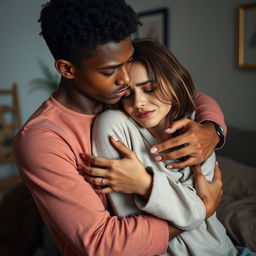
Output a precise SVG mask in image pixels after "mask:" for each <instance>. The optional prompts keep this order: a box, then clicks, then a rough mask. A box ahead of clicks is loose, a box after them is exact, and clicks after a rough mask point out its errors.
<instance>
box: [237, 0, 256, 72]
mask: <svg viewBox="0 0 256 256" xmlns="http://www.w3.org/2000/svg"><path fill="white" fill-rule="evenodd" d="M238 67H239V68H242V69H256V3H251V4H245V5H241V6H240V7H239V9H238Z"/></svg>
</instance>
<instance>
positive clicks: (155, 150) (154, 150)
mask: <svg viewBox="0 0 256 256" xmlns="http://www.w3.org/2000/svg"><path fill="white" fill-rule="evenodd" d="M157 151H158V148H151V149H150V153H152V154H154V153H156V152H157Z"/></svg>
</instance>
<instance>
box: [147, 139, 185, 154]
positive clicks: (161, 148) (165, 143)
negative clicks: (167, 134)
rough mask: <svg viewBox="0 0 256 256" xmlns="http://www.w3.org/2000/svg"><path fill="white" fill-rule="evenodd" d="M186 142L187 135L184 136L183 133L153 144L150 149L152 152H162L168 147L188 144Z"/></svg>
mask: <svg viewBox="0 0 256 256" xmlns="http://www.w3.org/2000/svg"><path fill="white" fill-rule="evenodd" d="M186 142H187V137H186V136H183V135H179V136H176V137H173V138H171V139H168V140H165V141H163V142H161V143H159V144H157V145H155V146H153V147H152V148H151V149H150V152H151V153H152V154H155V153H159V152H162V151H164V150H167V149H171V148H174V147H177V146H181V145H184V144H186Z"/></svg>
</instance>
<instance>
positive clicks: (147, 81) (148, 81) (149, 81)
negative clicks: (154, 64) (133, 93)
mask: <svg viewBox="0 0 256 256" xmlns="http://www.w3.org/2000/svg"><path fill="white" fill-rule="evenodd" d="M154 82H155V81H154V80H152V79H149V80H146V81H144V82H140V83H136V84H135V85H136V86H142V85H145V84H149V83H154Z"/></svg>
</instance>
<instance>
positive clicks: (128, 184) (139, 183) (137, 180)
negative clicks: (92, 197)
mask: <svg viewBox="0 0 256 256" xmlns="http://www.w3.org/2000/svg"><path fill="white" fill-rule="evenodd" d="M111 143H112V145H113V146H114V147H115V148H116V149H117V150H118V151H119V152H120V153H121V154H122V155H123V156H124V158H122V159H106V158H101V157H95V156H92V155H89V154H83V155H82V157H83V158H84V160H86V162H90V163H92V164H93V167H92V166H86V165H81V166H80V168H79V170H80V171H82V172H83V173H85V174H86V175H85V176H84V177H85V179H86V180H87V181H88V182H89V183H91V184H93V185H100V186H103V187H102V188H96V189H95V190H96V191H97V192H99V193H111V192H114V191H115V192H123V193H128V194H138V195H141V196H143V197H144V198H145V199H147V198H148V197H149V195H150V192H151V189H152V177H151V175H149V174H148V173H147V172H146V170H145V168H144V166H143V164H142V163H141V162H140V161H139V160H138V158H137V157H136V155H135V154H134V152H133V151H131V150H129V149H128V148H127V147H126V146H125V145H124V144H123V143H122V142H121V141H119V140H115V139H114V138H111ZM95 166H97V167H95Z"/></svg>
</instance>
